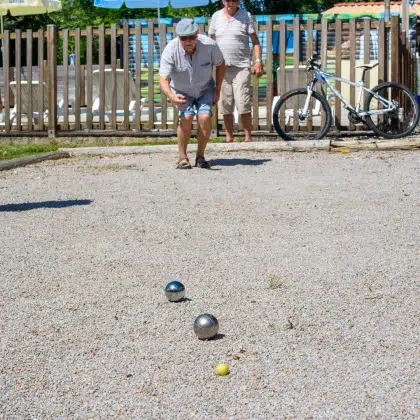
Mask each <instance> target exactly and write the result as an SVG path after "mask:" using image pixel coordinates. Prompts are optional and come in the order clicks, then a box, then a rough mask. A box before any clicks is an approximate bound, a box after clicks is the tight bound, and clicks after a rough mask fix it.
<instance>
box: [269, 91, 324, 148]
mask: <svg viewBox="0 0 420 420" xmlns="http://www.w3.org/2000/svg"><path fill="white" fill-rule="evenodd" d="M307 97H308V91H307V90H306V89H294V90H291V91H290V92H287V93H285V94H284V95H283V96H282V97H281V98H280V99H279V100H278V102H277V103H276V106H275V107H274V110H273V125H274V128H275V129H276V131H277V133H278V135H279V136H280V137H281V138H283V139H284V140H320V139H322V137H324V136H325V134H327V132H328V130H329V129H330V128H331V123H332V116H331V108H330V105H329V104H328V102H327V100H326V99H325V98H324V97H323V96H322V95H320V94H319V93H318V92H312V97H311V99H310V103H309V107H308V110H307V112H306V113H304V112H303V110H304V107H305V103H306V99H307Z"/></svg>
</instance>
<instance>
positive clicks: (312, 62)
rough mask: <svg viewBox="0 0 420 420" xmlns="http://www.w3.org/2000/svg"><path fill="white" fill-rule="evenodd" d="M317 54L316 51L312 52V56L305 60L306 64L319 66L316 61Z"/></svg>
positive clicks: (318, 67) (317, 58)
mask: <svg viewBox="0 0 420 420" xmlns="http://www.w3.org/2000/svg"><path fill="white" fill-rule="evenodd" d="M319 58H320V57H319V54H318V53H316V52H315V53H314V54H313V55H312V57H309V59H308V61H307V62H306V64H307V65H308V67H316V68H317V69H320V68H321V65H320V64H319V63H317V61H318V60H319Z"/></svg>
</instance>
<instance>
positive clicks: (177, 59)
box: [159, 34, 223, 98]
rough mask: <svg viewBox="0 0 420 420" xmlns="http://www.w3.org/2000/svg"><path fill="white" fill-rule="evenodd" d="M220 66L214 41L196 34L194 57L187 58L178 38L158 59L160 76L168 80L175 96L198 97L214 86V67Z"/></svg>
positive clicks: (217, 49)
mask: <svg viewBox="0 0 420 420" xmlns="http://www.w3.org/2000/svg"><path fill="white" fill-rule="evenodd" d="M222 63H223V55H222V53H221V51H220V48H219V47H218V46H217V44H216V42H215V41H214V40H213V39H210V38H209V37H208V36H206V35H201V34H199V35H198V38H197V47H196V51H195V53H194V54H193V55H191V56H190V55H188V54H187V52H186V51H185V50H184V48H183V47H182V45H181V41H180V39H179V38H175V39H173V40H172V41H171V42H169V44H168V45H167V46H166V47H165V49H164V50H163V53H162V57H161V60H160V69H159V75H160V76H162V77H168V78H170V79H171V83H170V86H171V88H172V90H174V91H176V92H177V93H182V94H184V95H186V96H189V97H191V98H199V97H200V96H201V94H202V93H203V92H204V91H205V90H206V89H207V88H209V87H211V86H214V80H213V66H220V65H221V64H222Z"/></svg>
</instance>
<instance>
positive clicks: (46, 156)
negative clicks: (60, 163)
mask: <svg viewBox="0 0 420 420" xmlns="http://www.w3.org/2000/svg"><path fill="white" fill-rule="evenodd" d="M69 157H71V155H70V153H68V152H66V151H63V150H57V151H55V152H47V153H40V154H39V155H34V156H25V157H22V158H16V159H9V160H5V161H0V171H7V170H9V169H14V168H18V167H20V166H26V165H31V164H33V163H38V162H43V161H44V160H57V159H65V158H69Z"/></svg>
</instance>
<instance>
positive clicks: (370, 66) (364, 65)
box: [354, 61, 379, 70]
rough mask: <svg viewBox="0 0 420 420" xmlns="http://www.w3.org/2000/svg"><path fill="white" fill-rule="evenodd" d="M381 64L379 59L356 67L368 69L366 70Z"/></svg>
mask: <svg viewBox="0 0 420 420" xmlns="http://www.w3.org/2000/svg"><path fill="white" fill-rule="evenodd" d="M378 64H379V62H378V61H377V62H376V63H373V64H359V65H358V66H354V68H355V69H366V70H372V69H373V68H374V67H376V66H377V65H378Z"/></svg>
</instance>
